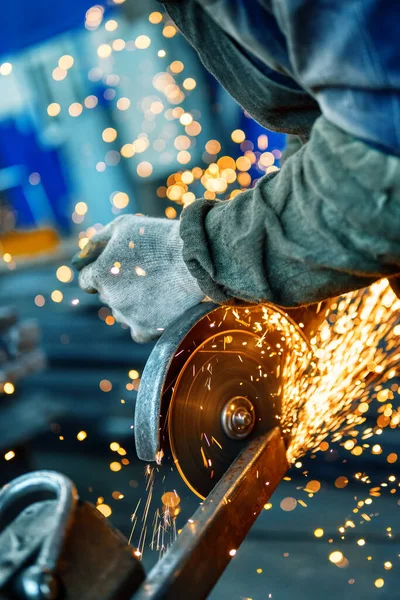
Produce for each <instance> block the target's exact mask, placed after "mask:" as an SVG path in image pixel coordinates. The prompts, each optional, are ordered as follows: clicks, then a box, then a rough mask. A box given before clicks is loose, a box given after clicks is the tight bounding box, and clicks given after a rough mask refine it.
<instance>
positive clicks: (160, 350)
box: [134, 302, 217, 461]
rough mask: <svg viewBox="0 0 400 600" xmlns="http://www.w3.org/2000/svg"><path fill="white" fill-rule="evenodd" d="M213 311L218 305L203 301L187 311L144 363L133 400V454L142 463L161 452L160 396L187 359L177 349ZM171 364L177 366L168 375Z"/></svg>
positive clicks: (152, 459) (163, 336) (169, 385)
mask: <svg viewBox="0 0 400 600" xmlns="http://www.w3.org/2000/svg"><path fill="white" fill-rule="evenodd" d="M215 308H217V305H216V304H214V303H212V302H202V303H201V304H198V305H197V306H194V307H193V308H191V309H189V310H188V311H186V312H185V314H184V315H183V316H182V317H181V318H180V319H179V320H178V321H175V323H173V324H172V325H171V326H170V327H168V329H167V330H166V331H164V333H163V334H162V336H161V337H160V339H159V340H158V342H157V344H156V345H155V347H154V348H153V350H152V352H151V354H150V356H149V358H148V360H147V363H146V366H145V368H144V370H143V374H142V378H141V381H140V387H139V391H138V395H137V399H136V408H135V424H134V431H135V444H136V452H137V455H138V457H139V458H140V459H141V460H144V461H155V460H156V456H157V452H158V451H159V450H160V445H161V425H160V424H161V420H162V415H161V414H160V413H161V408H162V407H161V401H162V397H163V394H164V393H166V392H167V391H168V390H169V389H170V387H171V386H172V385H173V380H174V378H176V376H177V375H178V373H179V370H180V367H181V366H182V365H183V363H184V360H186V358H187V355H186V356H185V358H183V356H182V359H183V360H179V357H176V353H177V351H178V349H179V346H180V345H181V343H182V341H183V340H184V339H185V337H186V336H187V334H188V333H189V331H190V330H191V329H192V327H193V326H194V325H196V323H197V322H198V321H199V320H200V319H202V318H203V317H204V316H205V315H207V314H208V313H210V312H212V311H213V310H214V309H215ZM174 358H177V360H176V361H174ZM173 361H174V362H175V363H176V365H174V368H173V372H171V366H172V363H173Z"/></svg>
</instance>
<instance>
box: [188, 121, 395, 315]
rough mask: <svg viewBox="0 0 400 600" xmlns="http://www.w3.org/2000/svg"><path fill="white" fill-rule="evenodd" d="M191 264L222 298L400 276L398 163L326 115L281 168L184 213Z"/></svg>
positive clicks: (282, 296) (322, 291)
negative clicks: (230, 194) (235, 192)
mask: <svg viewBox="0 0 400 600" xmlns="http://www.w3.org/2000/svg"><path fill="white" fill-rule="evenodd" d="M180 233H181V237H182V239H183V242H184V247H183V256H184V260H185V262H186V264H187V266H188V268H189V270H190V272H191V273H192V275H193V276H194V277H196V279H197V281H198V283H199V285H200V287H201V289H202V290H203V292H204V293H205V294H206V295H208V296H209V297H211V298H212V299H213V300H215V301H217V302H232V301H236V300H246V301H250V302H260V301H265V300H267V301H272V302H275V303H277V304H280V305H283V306H298V305H301V304H306V303H312V302H316V301H319V300H321V299H324V298H328V297H332V296H336V295H338V294H341V293H344V292H348V291H350V290H354V289H356V288H361V287H364V286H366V285H369V284H370V283H372V282H373V281H375V280H377V279H379V278H381V277H383V276H392V275H394V274H395V273H399V272H400V159H399V158H397V157H394V156H389V155H387V154H383V153H381V152H379V151H377V150H375V149H373V148H371V147H370V146H368V145H366V144H364V143H363V142H361V141H358V140H356V139H355V138H353V137H352V136H350V135H348V134H346V133H345V132H343V131H342V130H340V129H339V128H337V127H336V126H335V125H332V124H330V123H329V122H328V121H327V120H326V119H325V118H324V117H320V118H319V119H318V120H317V122H316V123H315V125H314V128H313V131H312V135H311V138H310V140H309V142H308V143H306V144H305V145H304V146H303V147H302V148H301V149H300V150H298V152H296V153H295V154H294V155H293V156H291V157H290V158H288V159H287V161H286V162H285V164H284V166H283V168H282V169H281V171H280V172H275V173H272V174H271V175H266V176H264V177H263V178H262V179H261V180H260V181H259V182H258V184H257V185H256V187H255V188H254V189H252V190H248V191H245V192H243V193H242V194H239V195H238V196H236V197H235V198H234V199H233V200H231V201H224V202H215V201H207V200H197V201H196V202H194V203H193V204H192V205H190V206H189V207H187V208H186V209H185V210H184V212H183V216H182V221H181V229H180Z"/></svg>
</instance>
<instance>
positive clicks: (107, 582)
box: [57, 502, 145, 600]
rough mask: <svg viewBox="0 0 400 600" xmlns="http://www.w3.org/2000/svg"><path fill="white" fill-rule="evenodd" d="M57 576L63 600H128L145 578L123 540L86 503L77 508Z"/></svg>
mask: <svg viewBox="0 0 400 600" xmlns="http://www.w3.org/2000/svg"><path fill="white" fill-rule="evenodd" d="M57 575H58V578H59V580H60V582H61V587H62V589H63V590H64V592H63V595H62V598H63V600H128V598H130V597H131V596H132V594H133V592H134V591H135V590H137V589H138V587H139V586H140V584H141V583H142V581H143V580H144V576H145V575H144V570H143V567H142V565H141V563H140V562H139V560H138V559H137V558H136V557H135V555H134V549H133V548H132V547H131V546H129V545H128V541H127V540H126V538H125V537H124V536H123V535H122V534H121V533H120V532H119V531H118V530H117V529H115V528H114V527H112V525H111V524H110V522H109V521H108V520H107V519H105V518H104V517H103V515H101V514H100V512H99V511H98V510H97V509H96V508H95V507H94V506H93V505H91V504H89V503H87V502H85V503H80V504H79V505H78V508H77V510H76V513H75V518H74V521H73V524H72V528H71V531H70V533H69V535H68V537H67V539H66V541H65V544H64V546H63V549H62V552H61V555H60V558H59V562H58V568H57Z"/></svg>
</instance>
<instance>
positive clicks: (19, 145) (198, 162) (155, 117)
mask: <svg viewBox="0 0 400 600" xmlns="http://www.w3.org/2000/svg"><path fill="white" fill-rule="evenodd" d="M0 33H1V35H0V484H4V483H6V482H7V481H9V480H10V479H12V478H13V477H15V476H17V475H19V474H21V473H24V472H26V471H28V470H32V469H36V468H45V469H56V470H59V471H61V472H63V473H65V474H66V475H68V476H69V477H71V479H73V481H75V483H76V484H77V487H78V490H79V492H80V494H81V497H82V498H83V499H85V500H89V501H91V502H93V503H94V504H96V505H97V506H98V508H99V510H101V512H103V514H104V515H105V516H107V517H108V518H110V519H111V521H112V522H113V524H115V525H116V526H117V527H119V528H120V529H121V530H122V531H123V533H124V534H125V535H127V536H128V537H129V535H130V533H131V527H132V526H131V515H132V513H134V511H135V507H136V506H137V502H138V500H140V498H143V497H146V495H147V492H146V475H145V468H146V465H144V464H143V463H140V462H139V461H138V459H137V458H136V456H135V451H134V444H133V435H132V422H133V406H134V401H135V397H136V391H137V389H138V386H139V385H140V375H141V372H142V370H143V367H144V364H145V362H146V359H147V357H148V355H149V352H150V351H151V348H152V345H150V344H148V345H137V344H135V343H134V342H133V341H132V340H131V338H130V335H129V332H128V331H127V330H126V329H124V328H123V327H121V326H120V325H118V324H116V323H115V322H114V319H113V317H112V316H111V313H110V311H109V310H108V308H107V307H105V306H102V305H101V304H100V302H99V300H98V298H97V297H96V296H86V295H84V294H83V293H82V292H80V290H79V288H78V285H77V278H76V274H75V273H74V272H73V270H72V269H71V268H70V266H69V260H70V257H71V256H72V254H74V252H75V251H76V250H77V249H78V247H79V248H83V247H84V245H85V244H86V243H87V241H88V240H89V239H90V237H91V236H92V235H93V234H94V233H95V231H96V229H98V228H100V227H101V226H102V225H104V224H106V223H107V222H109V221H110V220H112V219H113V218H115V216H118V215H120V214H123V213H142V214H145V215H152V216H163V217H166V218H169V219H176V218H179V213H180V210H181V209H182V206H184V205H185V204H187V203H190V202H192V201H193V200H194V199H195V198H196V197H198V196H205V197H207V198H209V199H214V198H220V199H223V198H232V197H234V195H235V194H237V193H238V192H240V191H241V190H243V189H247V188H249V187H251V186H253V185H254V184H255V182H256V181H257V179H258V178H259V177H261V176H262V175H263V174H264V173H269V172H272V171H274V170H277V169H278V168H279V164H280V162H279V161H280V157H281V154H282V150H283V148H284V145H285V136H282V135H278V134H275V133H272V132H269V131H266V130H264V129H262V128H261V127H260V126H259V125H258V124H256V123H255V122H254V121H252V120H251V119H250V118H249V117H248V116H247V115H246V114H245V113H244V112H243V110H241V109H240V107H239V106H238V105H237V104H235V103H234V102H233V100H231V99H230V97H229V96H228V95H227V94H226V93H225V92H224V91H223V90H222V89H221V87H220V86H219V85H218V84H217V82H216V81H215V80H214V79H213V78H212V77H211V76H210V75H209V74H208V73H207V72H206V71H205V70H204V68H203V67H202V66H201V64H200V62H199V60H198V59H197V57H196V55H195V53H194V52H193V51H192V49H191V48H190V47H189V45H188V44H187V43H186V42H185V40H184V38H183V37H182V35H181V34H180V33H179V32H178V31H177V29H176V27H175V26H174V24H173V23H172V22H171V21H170V20H169V18H168V16H167V15H166V14H165V13H164V11H163V9H162V5H161V4H159V3H156V2H152V1H151V0H143V1H142V2H137V1H136V0H125V1H124V0H113V1H110V2H109V3H107V4H99V5H92V3H91V2H90V1H87V0H68V1H65V0H63V1H59V2H57V3H54V2H52V1H51V0H36V2H27V1H25V0H15V1H14V2H13V3H11V2H7V3H5V5H4V7H3V19H2V21H1V23H0ZM374 410H375V409H372V410H371V411H370V414H369V416H368V423H370V424H371V427H372V429H373V430H374V433H376V431H377V426H376V419H377V418H379V415H380V413H378V412H377V411H378V408H376V410H375V412H374ZM381 433H382V431H381ZM379 435H380V434H379ZM384 436H385V453H383V452H382V451H381V452H378V451H376V452H370V451H369V452H365V453H364V454H363V456H362V457H359V459H358V460H357V461H356V464H355V465H354V462H353V461H352V460H351V459H349V453H348V452H346V451H345V449H343V448H342V447H341V446H340V445H339V444H337V445H336V446H329V444H328V445H327V447H325V448H321V450H322V451H321V452H319V453H318V454H317V455H315V456H313V457H309V458H306V459H305V460H304V461H302V462H301V463H299V465H297V466H296V467H294V468H293V469H292V471H291V472H290V473H289V476H288V478H287V479H286V480H285V481H283V482H282V484H281V486H280V487H279V489H278V492H277V493H276V494H275V495H274V497H273V499H272V502H271V504H269V505H266V510H265V511H263V514H262V515H261V517H260V518H259V519H258V521H257V523H256V525H255V526H254V528H253V530H252V531H251V533H250V535H249V536H248V539H247V540H246V542H245V543H244V545H243V546H242V548H241V549H240V550H239V551H238V553H237V555H236V556H235V559H234V560H233V561H232V564H231V566H230V567H229V568H228V570H227V572H226V573H225V574H224V576H223V577H222V579H221V582H220V583H219V584H218V586H217V587H216V588H215V591H214V592H213V594H212V598H215V599H216V600H217V599H220V600H222V599H228V598H229V599H231V598H237V599H239V598H247V599H253V600H264V599H265V598H277V599H285V600H286V599H291V598H293V597H294V595H296V598H298V599H303V598H304V599H306V598H307V599H308V598H322V597H324V598H334V597H335V598H336V596H337V594H340V595H341V596H342V597H343V598H354V597H357V598H361V597H362V598H375V597H379V598H392V599H393V598H396V597H397V587H398V586H397V585H396V577H397V576H396V568H398V563H399V556H400V548H399V542H398V535H397V531H396V517H397V515H398V510H399V506H398V502H397V497H396V495H395V493H396V491H397V483H393V482H395V481H396V482H397V471H398V467H397V466H396V464H395V463H396V461H397V454H396V448H397V445H398V443H397V439H396V434H395V431H393V430H390V429H388V430H385V431H384ZM384 436H382V435H381V436H380V441H381V439H382V438H383V437H384ZM159 471H160V472H158V473H155V475H156V480H155V487H154V493H153V500H152V503H153V505H154V507H153V509H152V510H153V511H156V510H157V509H158V508H159V507H160V506H161V504H162V503H161V496H162V494H163V493H165V491H168V490H174V489H176V490H177V491H178V493H179V496H180V498H181V503H180V507H179V510H180V512H179V511H177V512H179V514H178V515H177V517H176V523H175V526H176V528H177V529H179V528H181V527H182V526H183V525H184V523H185V521H186V520H187V518H189V517H190V515H191V514H192V513H193V511H194V510H195V508H196V506H197V505H198V500H197V499H196V498H195V497H194V496H193V495H192V494H191V493H190V492H189V491H188V490H187V489H186V488H185V487H184V484H183V482H181V481H180V479H179V477H178V476H177V475H176V473H174V472H171V469H170V468H169V466H167V467H165V468H164V470H163V469H162V468H160V469H159ZM363 473H368V480H369V481H371V480H375V479H376V480H377V481H378V480H379V481H387V480H388V481H390V482H392V483H391V484H387V485H388V486H389V487H388V490H387V494H384V493H382V495H381V493H380V492H379V494H375V496H376V497H374V498H373V499H372V498H369V500H371V502H369V501H368V489H367V488H366V486H365V481H363V480H362V474H363ZM305 477H307V479H308V480H310V479H311V480H312V481H313V486H311V487H307V485H308V484H307V482H306V480H305ZM390 477H392V478H393V477H394V479H388V478H390ZM369 478H370V479H369ZM389 488H390V490H391V489H394V492H391V491H390V490H389ZM389 492H390V493H389ZM288 498H289V499H290V500H294V502H289V503H288V502H286V503H285V502H283V501H284V500H285V499H286V500H287V499H288ZM360 502H361V503H362V504H361V506H363V505H364V503H366V504H367V505H368V504H370V503H372V502H373V506H372V507H368V510H365V512H364V510H361V506H360ZM371 511H372V512H371ZM358 513H359V514H358ZM371 514H372V515H373V516H374V518H372V516H371ZM365 515H366V516H365ZM342 530H343V531H342ZM344 531H346V535H343V533H344ZM366 534H368V543H367V544H366V543H364V544H363V543H360V540H363V539H364V538H366ZM143 535H144V532H143V531H141V529H140V526H138V529H137V531H135V532H134V535H133V538H132V542H133V543H135V544H136V545H138V544H139V543H140V544H143V549H144V551H143V561H144V563H145V566H146V567H147V568H148V567H150V566H151V565H152V564H154V563H155V561H156V560H157V559H158V557H159V555H160V553H162V549H160V548H156V546H157V545H155V546H154V545H153V549H152V548H151V547H149V544H150V542H151V535H150V533H148V534H147V539H146V540H145V541H143ZM167 538H168V539H166V542H165V545H168V543H170V542H171V541H172V539H173V534H172V533H171V532H168V536H167ZM364 541H365V540H364ZM337 549H340V550H341V551H342V552H343V553H344V554H345V556H346V561H347V564H344V563H343V564H342V565H341V567H339V568H338V566H337V565H335V564H333V563H332V561H330V560H329V559H328V557H329V555H330V554H331V553H332V551H335V550H337ZM397 581H398V580H397Z"/></svg>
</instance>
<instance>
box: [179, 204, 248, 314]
mask: <svg viewBox="0 0 400 600" xmlns="http://www.w3.org/2000/svg"><path fill="white" fill-rule="evenodd" d="M218 204H223V202H218V201H215V200H204V199H202V198H200V199H198V200H195V201H194V202H192V204H189V206H187V207H186V208H184V210H183V211H182V216H181V226H180V236H181V238H182V240H183V260H184V261H185V263H186V266H187V268H188V269H189V271H190V273H191V274H192V275H193V277H195V278H196V279H197V283H198V284H199V286H200V288H201V290H202V291H203V292H204V294H205V295H206V296H208V297H209V298H211V300H213V302H216V303H218V304H236V303H237V302H236V300H235V298H233V297H232V296H231V295H230V294H229V293H228V292H227V290H225V289H224V287H223V286H221V285H219V284H218V282H216V281H215V269H214V265H213V259H212V256H211V243H210V241H209V239H208V236H207V229H206V218H207V215H208V213H209V212H210V211H211V210H212V209H213V208H215V207H216V205H218ZM242 304H243V303H242Z"/></svg>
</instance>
